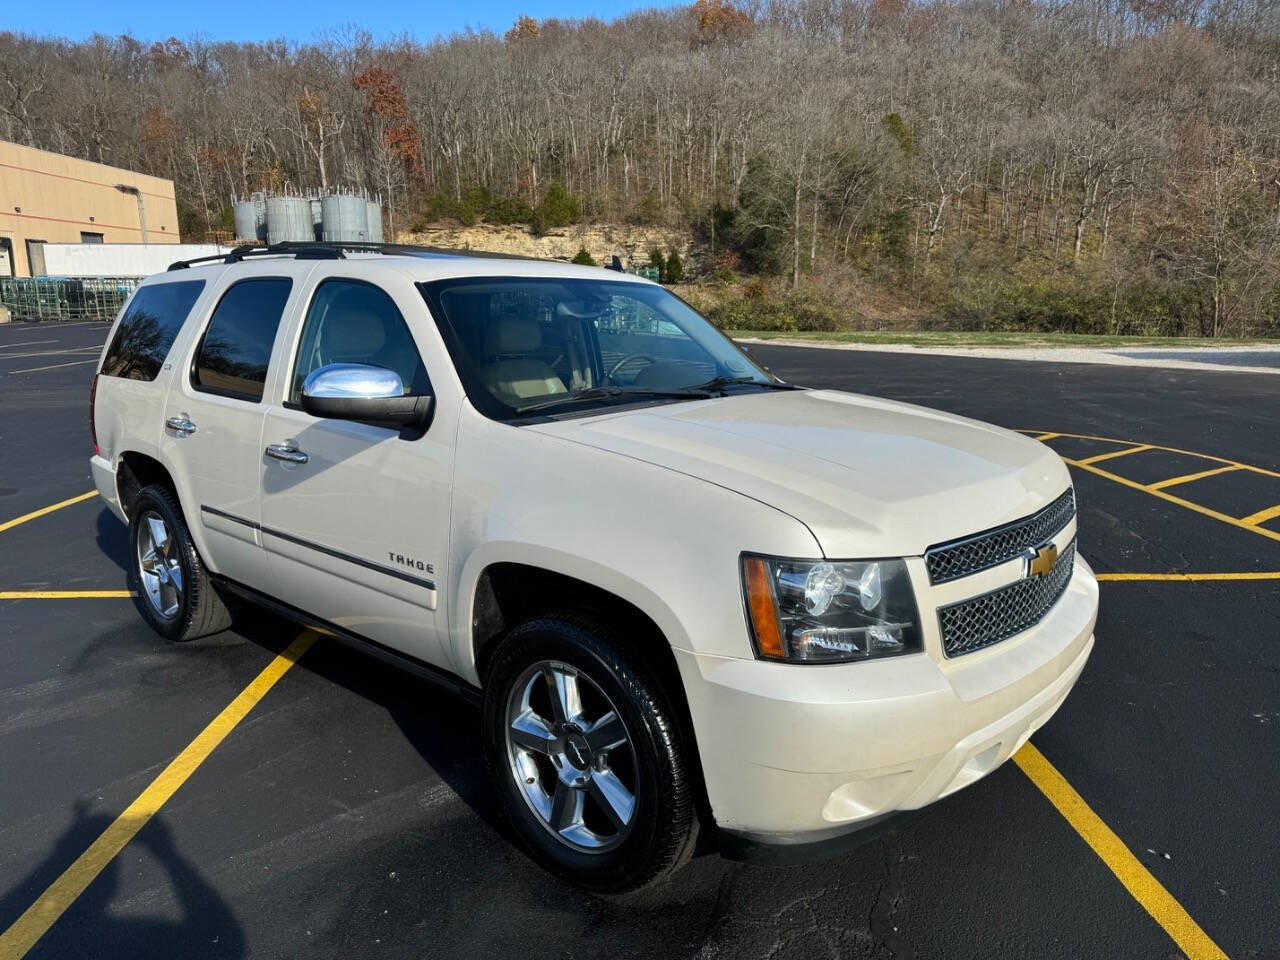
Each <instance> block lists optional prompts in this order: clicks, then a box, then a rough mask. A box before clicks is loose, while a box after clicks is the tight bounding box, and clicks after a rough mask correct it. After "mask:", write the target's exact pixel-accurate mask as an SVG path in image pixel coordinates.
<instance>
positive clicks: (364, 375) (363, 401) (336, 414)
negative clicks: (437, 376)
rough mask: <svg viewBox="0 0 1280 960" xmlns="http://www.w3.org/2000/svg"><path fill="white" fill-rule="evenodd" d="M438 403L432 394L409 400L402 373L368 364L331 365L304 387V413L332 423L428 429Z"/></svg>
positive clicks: (319, 370) (314, 372)
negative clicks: (351, 422)
mask: <svg viewBox="0 0 1280 960" xmlns="http://www.w3.org/2000/svg"><path fill="white" fill-rule="evenodd" d="M434 399H435V398H434V397H432V396H431V395H430V394H427V395H424V396H418V397H406V396H405V395H404V383H403V382H402V381H401V380H400V375H399V374H398V373H396V372H395V371H393V370H388V369H386V368H385V367H375V366H372V365H370V364H364V363H330V364H327V365H325V366H323V367H319V368H317V369H315V370H312V371H311V373H309V374H308V375H307V379H306V380H305V381H304V382H303V384H302V409H303V410H305V411H307V413H309V414H311V415H312V416H313V417H326V418H328V419H331V420H360V421H363V422H366V423H378V424H388V425H396V426H410V427H411V426H425V425H426V423H427V421H428V420H429V419H430V417H431V407H432V402H433V400H434Z"/></svg>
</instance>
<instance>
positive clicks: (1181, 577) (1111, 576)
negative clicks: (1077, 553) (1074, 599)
mask: <svg viewBox="0 0 1280 960" xmlns="http://www.w3.org/2000/svg"><path fill="white" fill-rule="evenodd" d="M1096 576H1097V578H1098V579H1099V580H1107V581H1110V582H1112V583H1126V582H1130V581H1144V582H1152V581H1154V582H1163V581H1170V582H1183V581H1191V582H1194V581H1198V580H1280V570H1250V571H1245V572H1242V573H1099V574H1096Z"/></svg>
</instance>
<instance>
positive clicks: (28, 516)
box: [0, 490, 98, 533]
mask: <svg viewBox="0 0 1280 960" xmlns="http://www.w3.org/2000/svg"><path fill="white" fill-rule="evenodd" d="M97 495H98V491H97V490H90V491H89V492H88V493H82V494H80V496H78V497H72V498H71V499H69V500H61V501H59V502H58V503H54V504H51V505H49V506H47V507H41V508H40V509H39V510H32V511H31V512H30V513H24V514H23V515H22V516H20V517H14V518H13V519H12V520H6V521H5V522H4V523H0V533H4V532H5V531H6V530H10V529H12V528H13V527H16V526H17V525H18V524H20V523H26V522H27V521H28V520H34V519H36V517H43V516H44V515H45V514H46V513H53V511H55V510H61V509H62V508H63V507H70V506H72V505H73V504H77V503H83V502H84V501H85V500H90V499H92V498H93V497H96V496H97Z"/></svg>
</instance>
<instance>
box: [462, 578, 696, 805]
mask: <svg viewBox="0 0 1280 960" xmlns="http://www.w3.org/2000/svg"><path fill="white" fill-rule="evenodd" d="M564 610H574V611H579V612H584V613H590V614H594V615H596V616H597V617H602V618H606V617H607V618H608V619H609V622H611V623H615V624H618V625H619V629H618V632H619V633H620V634H621V635H622V636H623V637H624V638H626V639H627V640H628V641H630V642H632V643H633V644H634V649H637V650H639V651H641V652H642V653H643V654H644V659H645V663H646V664H647V665H648V666H649V667H650V668H651V669H652V670H653V672H654V679H656V680H657V682H658V685H659V688H660V689H661V691H662V693H663V695H664V696H665V697H666V699H667V702H668V703H669V704H670V705H671V707H672V710H673V711H674V712H675V719H676V722H677V723H679V724H680V729H681V732H682V733H683V737H682V738H681V739H682V740H683V742H684V743H685V744H686V746H687V748H688V759H689V763H690V770H691V772H692V773H693V774H694V775H695V778H696V780H697V782H698V793H699V811H700V812H701V813H703V814H705V815H708V816H709V811H710V806H709V804H708V803H707V798H706V790H705V787H704V786H703V784H702V761H701V759H700V758H699V757H698V744H697V738H696V737H695V735H694V729H693V718H692V715H691V714H690V713H689V701H688V699H687V698H686V697H685V693H684V682H683V681H682V680H681V679H680V668H679V667H678V666H676V658H675V654H673V653H672V652H671V645H670V643H668V642H667V638H666V636H665V635H664V634H663V633H662V630H661V629H659V627H658V625H657V624H656V623H655V622H654V621H653V618H652V617H650V616H649V615H648V614H647V613H645V612H644V611H643V610H641V609H640V608H639V607H637V606H636V605H635V604H634V603H631V602H630V601H628V600H624V599H623V598H622V597H619V596H618V595H617V594H614V593H610V592H609V591H608V590H604V589H602V588H600V587H597V586H595V585H593V584H590V583H587V582H586V581H584V580H578V579H577V578H575V577H570V576H566V575H565V574H563V573H556V572H555V571H553V570H545V569H543V568H541V567H532V566H529V565H527V564H523V563H495V564H492V565H491V566H489V567H486V568H485V570H484V572H483V573H481V574H480V580H479V582H478V583H477V584H476V594H475V602H474V605H473V609H472V621H471V642H472V645H473V649H474V653H475V664H476V672H477V673H479V674H480V681H481V683H483V682H484V679H485V673H486V671H487V669H488V666H489V660H490V659H491V658H492V655H493V653H494V651H495V650H496V649H497V648H498V641H500V640H501V639H502V638H503V637H504V636H505V635H506V634H507V632H508V631H509V630H511V629H512V628H514V627H517V626H519V625H520V624H521V623H524V622H525V621H526V620H531V619H533V618H534V617H537V616H539V615H543V614H548V613H555V612H557V611H564ZM704 822H707V823H710V822H711V821H710V820H705V821H704Z"/></svg>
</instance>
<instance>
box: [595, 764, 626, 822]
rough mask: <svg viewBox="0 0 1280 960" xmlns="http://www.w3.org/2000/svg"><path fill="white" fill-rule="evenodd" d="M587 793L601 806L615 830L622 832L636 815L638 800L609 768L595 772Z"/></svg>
mask: <svg viewBox="0 0 1280 960" xmlns="http://www.w3.org/2000/svg"><path fill="white" fill-rule="evenodd" d="M587 792H589V793H590V794H591V796H592V798H593V799H594V800H595V801H596V803H598V804H599V805H600V809H601V810H603V811H604V814H605V816H607V817H608V818H609V822H610V823H612V824H613V826H614V829H615V830H621V829H623V828H624V827H626V826H627V824H629V823H630V822H631V817H632V816H633V815H634V814H635V810H636V798H635V796H634V795H633V794H632V793H631V791H630V790H628V789H627V788H626V785H625V784H623V782H622V781H621V780H619V779H618V778H617V776H615V775H614V772H613V771H612V770H610V769H608V768H607V767H606V768H605V769H603V770H593V771H592V772H591V780H590V781H589V782H588V783H587Z"/></svg>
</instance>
